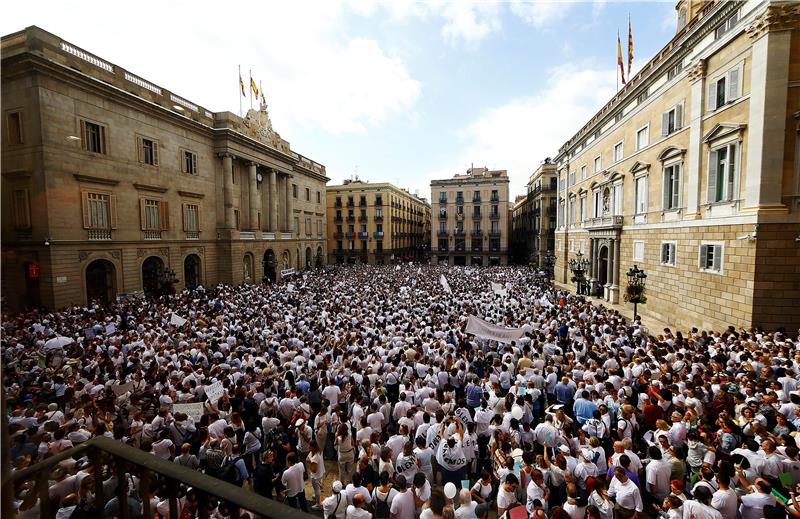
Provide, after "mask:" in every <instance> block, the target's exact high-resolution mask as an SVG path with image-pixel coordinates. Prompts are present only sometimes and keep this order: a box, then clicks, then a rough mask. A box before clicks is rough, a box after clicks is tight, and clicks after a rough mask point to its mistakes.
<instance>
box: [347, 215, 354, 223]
mask: <svg viewBox="0 0 800 519" xmlns="http://www.w3.org/2000/svg"><path fill="white" fill-rule="evenodd" d="M347 221H348V222H355V221H356V217H355V216H348V217H347Z"/></svg>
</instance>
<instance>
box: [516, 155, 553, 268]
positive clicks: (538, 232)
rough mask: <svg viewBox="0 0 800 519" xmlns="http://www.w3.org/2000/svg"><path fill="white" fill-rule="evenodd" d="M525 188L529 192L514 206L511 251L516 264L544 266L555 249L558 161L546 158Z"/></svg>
mask: <svg viewBox="0 0 800 519" xmlns="http://www.w3.org/2000/svg"><path fill="white" fill-rule="evenodd" d="M525 187H526V194H525V195H523V196H522V197H521V198H520V197H517V198H518V201H517V203H516V204H515V205H514V217H513V223H512V242H513V243H512V252H511V255H512V257H513V258H515V259H514V262H515V263H518V264H524V265H534V266H544V264H545V262H544V258H545V257H546V256H547V255H548V253H549V254H552V253H553V251H554V250H555V230H556V205H557V199H556V189H557V187H558V175H557V172H556V166H555V164H554V163H553V162H552V161H551V160H550V159H549V158H547V159H545V160H544V162H542V164H541V165H540V166H539V167H538V168H536V171H534V172H533V173H532V174H531V176H530V178H529V179H528V183H527V185H526V186H525Z"/></svg>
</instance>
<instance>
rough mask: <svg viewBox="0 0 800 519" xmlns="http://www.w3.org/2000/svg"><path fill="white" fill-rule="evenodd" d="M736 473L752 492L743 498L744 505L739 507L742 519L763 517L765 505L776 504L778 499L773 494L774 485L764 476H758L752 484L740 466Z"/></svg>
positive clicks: (743, 484) (743, 485) (745, 486)
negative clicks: (763, 477)
mask: <svg viewBox="0 0 800 519" xmlns="http://www.w3.org/2000/svg"><path fill="white" fill-rule="evenodd" d="M736 474H737V476H738V477H739V484H740V485H741V486H742V487H744V488H746V489H747V491H748V492H750V493H749V494H747V495H744V496H742V498H741V501H742V505H741V506H740V507H739V513H740V514H741V516H742V519H761V518H762V517H764V507H765V506H775V503H776V500H775V496H773V495H772V486H771V485H770V484H769V483H768V482H767V481H766V480H765V479H762V478H756V480H755V482H753V483H752V484H750V482H749V481H747V479H746V478H745V477H744V471H743V470H742V469H741V468H738V467H737V468H736Z"/></svg>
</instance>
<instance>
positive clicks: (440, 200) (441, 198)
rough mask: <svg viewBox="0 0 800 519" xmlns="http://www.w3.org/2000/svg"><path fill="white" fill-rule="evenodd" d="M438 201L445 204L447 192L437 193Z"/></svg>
mask: <svg viewBox="0 0 800 519" xmlns="http://www.w3.org/2000/svg"><path fill="white" fill-rule="evenodd" d="M439 203H440V204H446V203H447V193H445V192H444V191H442V192H441V193H439Z"/></svg>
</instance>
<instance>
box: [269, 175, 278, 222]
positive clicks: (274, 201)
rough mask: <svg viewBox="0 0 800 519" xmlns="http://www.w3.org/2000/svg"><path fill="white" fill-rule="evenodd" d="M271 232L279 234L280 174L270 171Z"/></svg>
mask: <svg viewBox="0 0 800 519" xmlns="http://www.w3.org/2000/svg"><path fill="white" fill-rule="evenodd" d="M268 229H269V232H278V174H277V172H276V171H275V170H274V169H272V168H270V170H269V227H268Z"/></svg>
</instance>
